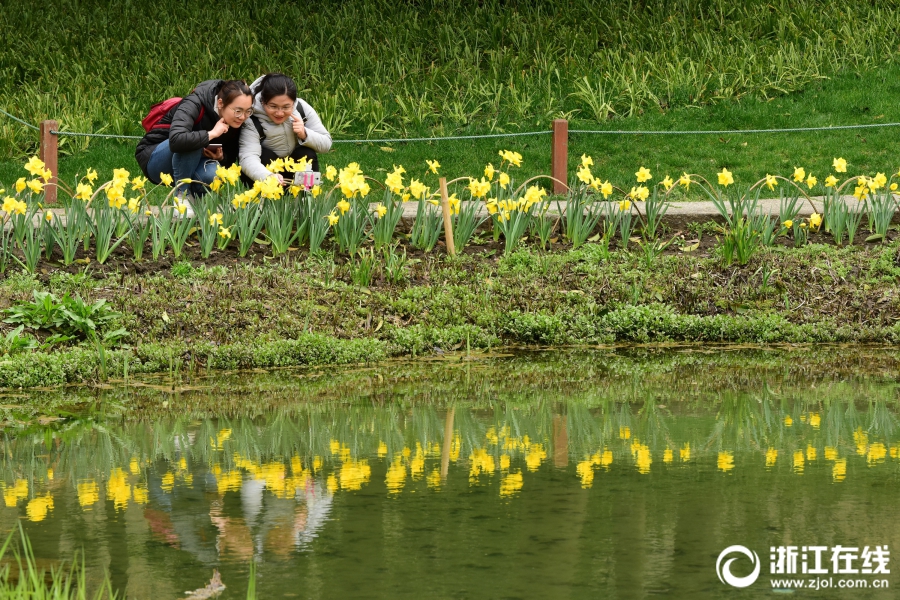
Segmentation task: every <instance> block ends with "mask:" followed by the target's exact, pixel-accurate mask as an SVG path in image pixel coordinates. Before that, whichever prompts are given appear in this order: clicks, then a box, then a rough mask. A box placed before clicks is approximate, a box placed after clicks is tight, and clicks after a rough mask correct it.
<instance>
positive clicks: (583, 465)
mask: <svg viewBox="0 0 900 600" xmlns="http://www.w3.org/2000/svg"><path fill="white" fill-rule="evenodd" d="M593 465H594V463H593V462H592V461H591V460H590V459H588V460H583V461H581V462H579V463H578V464H577V465H576V466H575V472H576V473H578V477H580V478H581V487H583V488H589V487H591V485H592V484H593V483H594V466H593ZM501 495H502V492H501Z"/></svg>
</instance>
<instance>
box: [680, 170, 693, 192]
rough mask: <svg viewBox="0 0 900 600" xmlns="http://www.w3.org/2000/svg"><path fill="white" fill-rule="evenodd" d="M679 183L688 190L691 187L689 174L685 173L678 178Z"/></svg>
mask: <svg viewBox="0 0 900 600" xmlns="http://www.w3.org/2000/svg"><path fill="white" fill-rule="evenodd" d="M678 183H679V184H680V185H683V186H684V189H688V188H689V187H691V176H690V175H688V174H687V173H684V174H683V175H682V176H681V177H679V178H678Z"/></svg>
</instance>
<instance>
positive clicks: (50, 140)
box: [38, 121, 59, 204]
mask: <svg viewBox="0 0 900 600" xmlns="http://www.w3.org/2000/svg"><path fill="white" fill-rule="evenodd" d="M58 130H59V123H57V122H56V121H41V148H40V151H39V155H38V158H40V159H41V160H42V161H44V165H45V166H46V168H47V169H49V170H50V172H51V173H53V176H52V177H51V178H50V181H48V182H47V185H46V187H45V188H44V202H45V203H47V204H52V203H54V202H56V183H57V181H59V158H58V156H59V154H58V151H59V138H57V136H56V134H54V133H50V132H51V131H58Z"/></svg>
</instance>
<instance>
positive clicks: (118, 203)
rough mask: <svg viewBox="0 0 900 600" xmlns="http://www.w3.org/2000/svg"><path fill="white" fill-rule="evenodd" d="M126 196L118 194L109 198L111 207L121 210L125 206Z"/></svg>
mask: <svg viewBox="0 0 900 600" xmlns="http://www.w3.org/2000/svg"><path fill="white" fill-rule="evenodd" d="M125 202H126V200H125V196H122V195H121V194H117V195H115V196H112V197H110V198H109V207H110V208H115V209H116V210H120V209H121V208H122V207H123V206H125Z"/></svg>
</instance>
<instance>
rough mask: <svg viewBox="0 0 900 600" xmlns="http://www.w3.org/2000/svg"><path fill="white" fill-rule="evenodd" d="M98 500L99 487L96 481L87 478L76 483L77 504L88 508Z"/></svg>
mask: <svg viewBox="0 0 900 600" xmlns="http://www.w3.org/2000/svg"><path fill="white" fill-rule="evenodd" d="M98 500H100V488H99V487H98V486H97V482H96V481H93V480H90V479H89V480H87V481H84V482H82V483H79V484H78V504H80V505H81V507H82V508H85V509H89V507H90V506H93V505H94V504H96V503H97V501H98Z"/></svg>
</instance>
